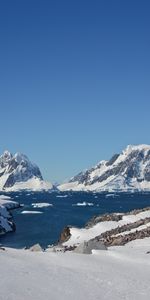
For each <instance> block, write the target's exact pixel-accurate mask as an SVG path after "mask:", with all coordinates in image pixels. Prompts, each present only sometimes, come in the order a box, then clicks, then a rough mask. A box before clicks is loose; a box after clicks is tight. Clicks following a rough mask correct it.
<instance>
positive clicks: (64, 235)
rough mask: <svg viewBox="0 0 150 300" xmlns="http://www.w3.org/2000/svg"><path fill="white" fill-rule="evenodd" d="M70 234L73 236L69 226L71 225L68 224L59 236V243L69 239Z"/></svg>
mask: <svg viewBox="0 0 150 300" xmlns="http://www.w3.org/2000/svg"><path fill="white" fill-rule="evenodd" d="M70 236H71V233H70V228H69V226H67V227H65V228H64V229H63V231H62V232H61V235H60V238H59V243H64V242H66V241H68V240H69V238H70Z"/></svg>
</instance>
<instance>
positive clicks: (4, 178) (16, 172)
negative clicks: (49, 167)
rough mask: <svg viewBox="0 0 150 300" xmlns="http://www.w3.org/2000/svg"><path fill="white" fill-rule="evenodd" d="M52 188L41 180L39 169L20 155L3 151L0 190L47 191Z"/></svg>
mask: <svg viewBox="0 0 150 300" xmlns="http://www.w3.org/2000/svg"><path fill="white" fill-rule="evenodd" d="M52 188H53V186H52V184H51V183H49V182H45V181H44V180H43V177H42V174H41V172H40V169H39V168H38V167H37V166H36V165H35V164H33V163H31V161H30V160H29V159H28V157H27V156H26V155H24V154H21V153H16V154H15V155H14V156H13V155H12V154H11V153H10V152H8V151H5V152H4V153H3V155H1V156H0V190H5V191H17V190H22V189H23V190H24V189H29V190H34V191H37V190H49V189H52Z"/></svg>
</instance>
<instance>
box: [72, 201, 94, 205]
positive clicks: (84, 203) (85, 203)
mask: <svg viewBox="0 0 150 300" xmlns="http://www.w3.org/2000/svg"><path fill="white" fill-rule="evenodd" d="M93 205H94V204H93V203H91V202H85V201H84V202H78V203H76V204H72V206H93Z"/></svg>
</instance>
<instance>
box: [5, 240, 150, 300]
mask: <svg viewBox="0 0 150 300" xmlns="http://www.w3.org/2000/svg"><path fill="white" fill-rule="evenodd" d="M149 250H150V238H146V239H144V240H136V241H133V242H130V243H128V244H127V245H126V246H120V247H111V248H109V250H107V251H103V250H100V251H98V250H94V251H93V254H92V255H83V254H75V253H68V252H66V253H52V252H30V251H29V250H15V249H10V248H7V249H6V251H1V252H0V266H1V272H0V274H1V275H0V299H1V300H26V299H28V300H42V299H46V300H49V299H50V300H58V299H61V300H70V299H74V300H85V299H86V300H92V299H93V300H100V299H101V300H110V299H111V300H149V296H150V284H149V279H150V254H146V253H147V252H148V251H149Z"/></svg>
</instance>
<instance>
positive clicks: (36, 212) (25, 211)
mask: <svg viewBox="0 0 150 300" xmlns="http://www.w3.org/2000/svg"><path fill="white" fill-rule="evenodd" d="M21 214H43V212H42V211H36V210H23V211H22V212H21Z"/></svg>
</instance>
